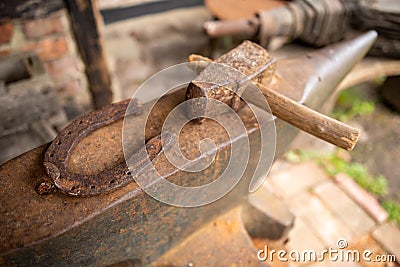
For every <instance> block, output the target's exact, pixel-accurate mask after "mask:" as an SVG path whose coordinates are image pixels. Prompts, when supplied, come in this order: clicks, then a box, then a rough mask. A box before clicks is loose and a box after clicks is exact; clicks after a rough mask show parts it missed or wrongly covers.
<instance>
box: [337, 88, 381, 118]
mask: <svg viewBox="0 0 400 267" xmlns="http://www.w3.org/2000/svg"><path fill="white" fill-rule="evenodd" d="M374 110H375V103H374V102H372V101H365V100H363V97H362V96H361V95H360V94H359V93H357V92H355V91H354V90H353V89H352V88H349V89H347V90H343V91H342V92H341V93H340V94H339V97H338V99H337V104H336V107H335V109H334V111H333V113H332V116H333V117H335V118H336V119H339V120H341V121H349V120H351V119H353V118H354V117H356V116H362V115H369V114H372V113H373V112H374Z"/></svg>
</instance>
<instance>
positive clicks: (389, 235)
mask: <svg viewBox="0 0 400 267" xmlns="http://www.w3.org/2000/svg"><path fill="white" fill-rule="evenodd" d="M339 178H340V177H339ZM343 179H344V178H343V177H341V178H340V179H335V178H332V177H329V176H327V175H326V174H325V172H324V171H323V170H322V169H321V168H320V167H319V166H318V165H317V164H315V163H314V162H312V161H306V162H301V163H288V162H286V161H283V160H280V161H278V162H276V164H274V166H273V169H272V170H271V173H270V175H269V178H268V180H267V181H266V182H265V184H264V185H263V186H264V187H266V188H267V189H268V191H269V192H271V193H272V192H273V194H275V195H276V197H277V198H279V199H280V200H281V201H282V203H284V205H285V206H286V207H287V208H289V210H290V212H292V213H293V215H294V216H295V222H294V226H293V227H292V228H291V229H290V230H289V233H288V237H289V239H288V241H287V243H286V244H285V246H284V249H285V250H286V251H287V252H288V253H289V252H290V251H292V250H297V251H300V252H303V251H305V250H315V251H316V252H317V253H321V252H322V251H324V250H326V249H329V248H332V249H336V250H338V251H344V252H346V251H351V250H357V251H359V252H360V255H361V256H360V257H361V258H360V260H354V261H353V260H350V261H348V262H340V261H339V262H332V261H331V260H330V259H329V257H328V256H326V255H327V254H326V255H325V257H324V261H323V262H315V261H311V262H290V263H285V264H282V262H276V261H275V262H272V263H270V265H271V266H290V267H292V266H293V267H294V266H310V267H319V266H357V267H359V266H367V267H369V266H400V265H399V264H398V263H399V262H400V230H399V228H398V227H397V226H395V225H394V224H392V223H390V222H387V214H385V211H384V210H383V209H379V208H378V211H377V212H378V213H376V211H375V214H378V217H379V216H380V217H379V218H378V217H376V216H375V215H374V213H371V212H370V208H369V207H370V206H371V207H374V209H376V207H375V206H376V205H377V200H376V199H375V198H374V197H373V196H371V195H365V190H363V189H362V188H360V187H359V186H358V185H356V184H351V187H350V188H349V187H346V185H345V186H344V185H343V183H341V182H342V181H343ZM356 187H359V188H356ZM359 192H361V193H359ZM360 194H361V196H360ZM339 240H345V241H346V242H347V243H346V248H345V249H343V250H342V249H339V247H338V241H339ZM267 245H268V244H267ZM365 250H370V251H371V256H370V258H371V259H375V257H376V256H377V255H389V254H391V255H395V257H396V260H397V263H395V262H385V263H382V262H380V263H378V262H376V261H371V262H368V261H365V260H363V258H362V257H363V254H362V253H364V251H365ZM317 255H319V254H317Z"/></svg>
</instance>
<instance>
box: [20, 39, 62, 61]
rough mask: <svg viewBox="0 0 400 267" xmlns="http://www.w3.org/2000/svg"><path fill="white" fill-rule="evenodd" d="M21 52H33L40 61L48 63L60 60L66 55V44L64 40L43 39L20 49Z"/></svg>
mask: <svg viewBox="0 0 400 267" xmlns="http://www.w3.org/2000/svg"><path fill="white" fill-rule="evenodd" d="M20 49H21V50H22V51H35V52H36V53H37V54H38V55H39V57H40V59H41V60H43V61H49V60H54V59H57V58H60V57H62V56H64V55H65V54H67V53H68V44H67V40H65V38H57V39H44V40H42V41H39V42H36V43H33V44H28V45H25V46H23V47H21V48H20Z"/></svg>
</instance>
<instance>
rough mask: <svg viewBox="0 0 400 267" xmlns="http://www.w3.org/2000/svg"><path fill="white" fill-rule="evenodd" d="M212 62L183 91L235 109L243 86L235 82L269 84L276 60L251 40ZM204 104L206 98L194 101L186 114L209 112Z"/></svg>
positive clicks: (239, 102)
mask: <svg viewBox="0 0 400 267" xmlns="http://www.w3.org/2000/svg"><path fill="white" fill-rule="evenodd" d="M214 62H215V63H216V64H209V65H208V66H207V67H206V68H205V69H204V70H203V71H202V72H201V73H200V74H199V75H198V76H197V77H196V78H194V79H193V80H192V82H191V83H190V84H189V86H188V88H187V91H186V99H195V98H200V97H206V98H213V99H216V100H219V101H221V102H223V103H225V104H227V105H229V106H231V107H232V108H233V109H234V110H236V111H237V110H239V109H240V108H241V107H243V103H241V99H240V95H241V93H242V89H244V87H241V86H237V84H240V83H242V82H244V80H246V79H248V80H253V81H255V82H259V83H263V84H268V83H269V81H270V80H271V78H272V76H273V74H274V72H275V67H276V62H275V60H274V59H273V58H272V57H271V56H270V55H269V54H268V52H267V51H266V50H265V49H264V48H262V47H261V46H259V45H257V44H255V43H253V42H250V41H244V42H243V43H242V44H240V45H239V46H238V47H236V48H234V49H233V50H231V51H229V52H228V53H226V54H224V55H222V56H221V57H219V58H218V59H216V60H215V61H214ZM220 64H221V65H220ZM223 66H226V68H224V67H223ZM238 79H239V80H238ZM207 104H208V103H207V101H198V102H193V104H191V105H190V106H189V107H188V110H187V112H188V115H189V117H191V116H192V117H200V118H201V117H206V116H207V115H208V113H209V112H211V111H210V110H208V108H207Z"/></svg>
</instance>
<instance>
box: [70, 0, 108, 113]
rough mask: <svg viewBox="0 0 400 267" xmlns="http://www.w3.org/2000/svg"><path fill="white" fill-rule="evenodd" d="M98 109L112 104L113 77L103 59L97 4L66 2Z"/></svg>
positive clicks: (86, 0)
mask: <svg viewBox="0 0 400 267" xmlns="http://www.w3.org/2000/svg"><path fill="white" fill-rule="evenodd" d="M65 3H66V5H67V8H68V11H69V14H70V17H71V21H72V28H73V30H74V33H75V38H76V42H77V44H78V47H79V50H80V53H81V56H82V59H83V61H84V63H85V65H86V74H87V77H88V80H89V85H90V91H91V93H92V96H93V102H94V105H95V107H96V108H100V107H102V106H105V105H108V104H110V103H111V102H112V90H111V87H110V85H111V82H110V75H109V73H108V68H107V64H106V60H105V57H104V51H103V44H102V40H101V37H100V33H99V25H98V22H99V20H100V19H101V17H100V11H99V9H98V8H97V6H96V0H65Z"/></svg>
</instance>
